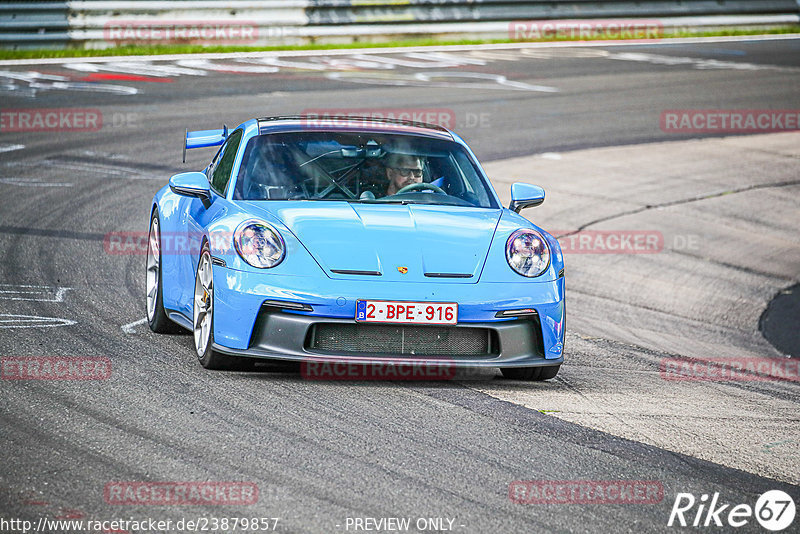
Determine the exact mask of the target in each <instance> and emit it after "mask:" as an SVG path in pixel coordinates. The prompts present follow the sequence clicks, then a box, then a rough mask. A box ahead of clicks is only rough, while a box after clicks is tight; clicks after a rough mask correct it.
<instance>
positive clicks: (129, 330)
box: [120, 317, 147, 334]
mask: <svg viewBox="0 0 800 534" xmlns="http://www.w3.org/2000/svg"><path fill="white" fill-rule="evenodd" d="M146 322H147V317H145V318H144V319H139V320H138V321H133V322H132V323H128V324H124V325H122V326H120V328H121V329H122V331H123V332H125V333H126V334H133V333H135V332H134V331H135V330H136V327H137V326H139V325H140V324H145V323H146Z"/></svg>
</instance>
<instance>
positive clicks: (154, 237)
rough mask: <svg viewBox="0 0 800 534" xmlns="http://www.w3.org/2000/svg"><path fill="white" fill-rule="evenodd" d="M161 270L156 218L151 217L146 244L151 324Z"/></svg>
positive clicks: (154, 311) (147, 286)
mask: <svg viewBox="0 0 800 534" xmlns="http://www.w3.org/2000/svg"><path fill="white" fill-rule="evenodd" d="M160 270H161V241H160V236H159V232H158V218H157V217H153V222H152V223H151V225H150V238H149V239H148V244H147V282H146V288H147V320H148V321H149V322H150V323H152V322H153V318H154V317H155V316H156V303H157V302H158V275H159V271H160Z"/></svg>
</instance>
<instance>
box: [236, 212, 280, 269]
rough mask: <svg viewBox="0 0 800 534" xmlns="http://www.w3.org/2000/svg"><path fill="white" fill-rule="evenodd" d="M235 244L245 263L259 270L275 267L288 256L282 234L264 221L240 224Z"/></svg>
mask: <svg viewBox="0 0 800 534" xmlns="http://www.w3.org/2000/svg"><path fill="white" fill-rule="evenodd" d="M233 244H234V245H235V246H236V252H238V253H239V256H241V257H242V259H243V260H244V261H246V262H247V263H248V264H250V265H252V266H253V267H258V268H259V269H269V268H271V267H275V266H276V265H278V264H279V263H280V262H282V261H283V257H284V256H285V255H286V247H285V246H284V243H283V238H282V237H281V234H279V233H278V231H277V230H276V229H275V228H273V227H272V226H271V225H269V224H267V223H265V222H262V221H256V220H250V221H244V222H243V223H242V224H240V225H239V226H238V227H237V228H236V232H234V235H233Z"/></svg>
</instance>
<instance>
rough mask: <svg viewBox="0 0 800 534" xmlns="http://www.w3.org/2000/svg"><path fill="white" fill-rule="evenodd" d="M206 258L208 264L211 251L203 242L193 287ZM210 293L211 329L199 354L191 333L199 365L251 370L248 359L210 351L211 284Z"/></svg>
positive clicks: (212, 299) (216, 369) (212, 326)
mask: <svg viewBox="0 0 800 534" xmlns="http://www.w3.org/2000/svg"><path fill="white" fill-rule="evenodd" d="M206 256H207V258H208V261H209V264H210V261H211V251H210V249H209V247H208V242H203V246H202V248H201V249H200V259H199V260H198V262H197V271H195V275H194V278H195V286H196V285H197V282H198V276H199V274H200V266H201V265H202V263H203V260H204V257H206ZM210 289H211V291H210V292H208V293H209V295H210V297H211V299H210V301H211V303H212V306H211V327H210V331H209V334H208V342H207V343H206V346H205V350H204V351H203V352H202V353H201V352H200V350H199V349H198V347H197V336H195V335H194V330H193V331H192V339H193V341H194V349H195V354H196V355H197V359H198V360H199V361H200V365H202V366H203V367H205V368H206V369H210V370H215V371H243V370H247V369H252V367H253V361H252V360H251V359H250V358H239V357H236V356H229V355H227V354H222V353H220V352H217V351H215V350H214V349H212V346H213V345H214V306H213V303H214V286H213V284H212V286H211V288H210ZM195 300H196V299H194V298H192V321H193V324H192V326H193V327H194V320H195V317H194V305H195Z"/></svg>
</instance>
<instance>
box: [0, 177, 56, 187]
mask: <svg viewBox="0 0 800 534" xmlns="http://www.w3.org/2000/svg"><path fill="white" fill-rule="evenodd" d="M0 183H3V184H9V185H19V186H22V187H72V184H71V183H69V182H45V181H43V180H40V179H38V178H0Z"/></svg>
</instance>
